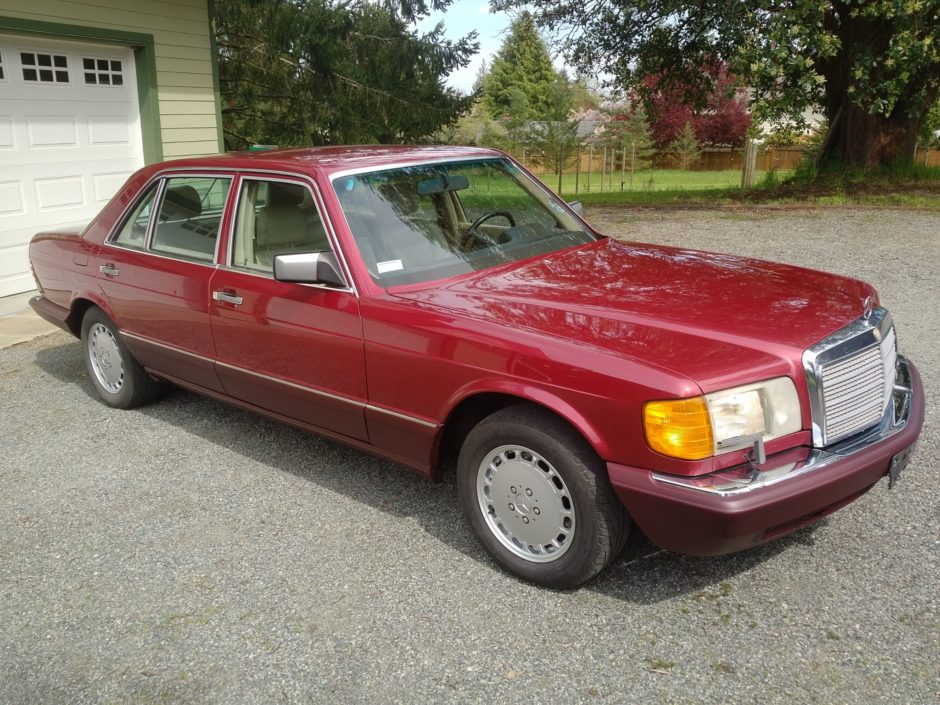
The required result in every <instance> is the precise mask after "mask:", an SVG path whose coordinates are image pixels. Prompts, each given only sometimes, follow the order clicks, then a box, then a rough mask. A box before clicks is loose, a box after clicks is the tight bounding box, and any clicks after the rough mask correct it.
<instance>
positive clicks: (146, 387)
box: [82, 306, 164, 409]
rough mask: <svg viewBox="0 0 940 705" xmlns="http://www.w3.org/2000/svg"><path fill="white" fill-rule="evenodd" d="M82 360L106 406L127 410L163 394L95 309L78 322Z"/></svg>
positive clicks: (161, 385) (109, 324) (162, 387)
mask: <svg viewBox="0 0 940 705" xmlns="http://www.w3.org/2000/svg"><path fill="white" fill-rule="evenodd" d="M82 359H83V361H84V363H85V370H86V371H87V372H88V376H89V377H90V378H91V381H92V384H94V385H95V391H97V392H98V396H99V397H101V399H102V400H103V401H104V402H105V403H106V404H108V405H109V406H113V407H116V408H118V409H131V408H133V407H135V406H141V405H143V404H147V403H149V402H151V401H153V400H155V399H156V398H157V397H159V396H160V394H161V393H162V392H163V389H164V385H163V384H161V383H160V382H158V381H157V380H155V379H154V378H153V377H151V376H150V375H149V374H147V372H146V371H145V370H144V368H143V367H141V365H140V363H139V362H137V360H135V359H134V358H133V356H131V354H130V351H129V350H128V349H127V347H126V346H125V345H124V342H123V341H122V340H121V337H120V334H119V333H118V329H117V326H115V325H114V322H113V321H112V320H111V319H110V318H108V316H107V314H105V312H104V311H102V310H101V309H100V308H98V307H96V306H95V307H92V308H90V309H88V311H87V312H86V313H85V317H84V318H83V319H82Z"/></svg>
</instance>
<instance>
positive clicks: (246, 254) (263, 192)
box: [231, 179, 331, 274]
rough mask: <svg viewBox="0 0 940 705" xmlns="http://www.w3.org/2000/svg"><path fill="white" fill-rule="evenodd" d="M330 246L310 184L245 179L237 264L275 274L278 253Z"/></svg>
mask: <svg viewBox="0 0 940 705" xmlns="http://www.w3.org/2000/svg"><path fill="white" fill-rule="evenodd" d="M329 249H331V248H330V243H329V240H328V238H327V235H326V230H325V229H324V227H323V221H322V219H321V218H320V214H319V212H318V211H317V207H316V204H315V203H314V200H313V194H312V193H311V192H310V189H309V188H307V187H306V186H304V185H303V184H298V183H292V182H285V181H267V180H262V179H244V180H243V181H242V186H241V193H240V194H239V198H238V213H237V214H236V216H235V232H234V237H233V240H232V257H231V265H232V266H233V267H236V268H238V269H248V270H251V271H255V272H265V273H267V274H271V271H272V268H273V264H274V255H279V254H288V253H292V252H322V251H325V250H329Z"/></svg>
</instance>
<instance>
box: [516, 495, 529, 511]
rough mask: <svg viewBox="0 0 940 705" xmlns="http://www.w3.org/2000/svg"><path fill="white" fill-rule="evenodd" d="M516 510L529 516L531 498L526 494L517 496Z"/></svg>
mask: <svg viewBox="0 0 940 705" xmlns="http://www.w3.org/2000/svg"><path fill="white" fill-rule="evenodd" d="M514 502H515V505H516V509H518V510H519V513H520V514H528V513H529V511H530V507H529V498H528V497H526V496H525V495H524V494H517V495H516V499H515V500H514Z"/></svg>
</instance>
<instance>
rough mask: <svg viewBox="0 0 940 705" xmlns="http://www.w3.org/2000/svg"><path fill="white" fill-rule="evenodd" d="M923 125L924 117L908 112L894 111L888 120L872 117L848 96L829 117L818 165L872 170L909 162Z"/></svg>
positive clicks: (882, 117)
mask: <svg viewBox="0 0 940 705" xmlns="http://www.w3.org/2000/svg"><path fill="white" fill-rule="evenodd" d="M922 123H923V116H921V117H920V118H918V117H917V116H916V115H915V116H911V115H908V114H907V111H906V110H897V109H895V110H894V111H892V113H891V115H889V116H887V117H885V116H883V115H872V114H871V113H870V112H868V110H867V109H866V108H862V107H859V106H856V105H852V104H851V103H850V102H849V100H848V97H846V98H845V99H844V102H843V103H842V104H841V105H840V106H839V107H838V108H837V109H836V111H835V113H834V114H833V115H831V116H830V118H829V134H828V135H827V136H826V140H825V142H824V143H823V148H822V150H820V153H819V157H818V164H819V165H820V166H822V167H827V166H848V167H859V168H873V167H879V166H884V165H888V164H892V163H896V162H902V161H910V160H912V159H913V158H914V149H915V147H916V145H917V134H918V132H919V131H920V127H921V124H922Z"/></svg>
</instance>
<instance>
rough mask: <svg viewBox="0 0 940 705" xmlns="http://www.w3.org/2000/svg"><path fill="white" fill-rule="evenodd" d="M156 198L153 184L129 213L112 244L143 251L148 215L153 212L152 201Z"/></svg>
mask: <svg viewBox="0 0 940 705" xmlns="http://www.w3.org/2000/svg"><path fill="white" fill-rule="evenodd" d="M156 196H157V186H156V184H154V185H153V186H152V187H151V188H150V191H149V192H148V193H147V195H146V196H144V199H143V200H142V201H141V202H140V204H139V205H138V206H137V207H136V208H135V209H134V210H133V211H132V212H131V214H130V216H129V217H128V219H127V220H126V221H124V225H123V226H122V227H121V229H120V231H119V232H118V234H117V235H115V236H114V239H113V240H112V242H114V243H115V244H118V245H123V246H124V247H130V248H133V249H135V250H142V249H144V245H145V244H146V240H147V224H148V223H149V222H150V213H151V211H152V210H153V201H154V199H155V198H156Z"/></svg>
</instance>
